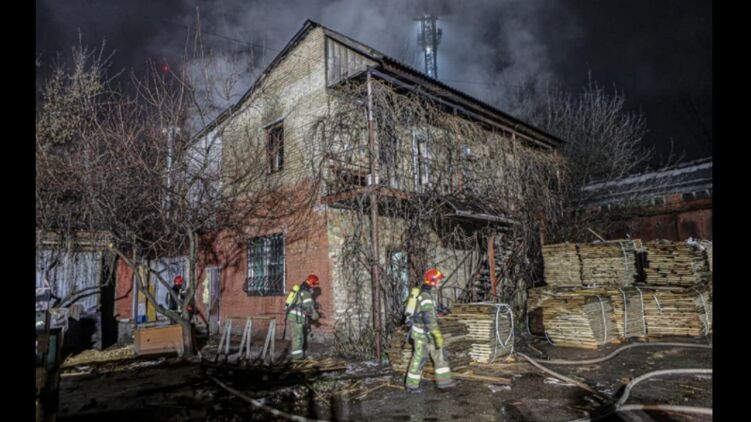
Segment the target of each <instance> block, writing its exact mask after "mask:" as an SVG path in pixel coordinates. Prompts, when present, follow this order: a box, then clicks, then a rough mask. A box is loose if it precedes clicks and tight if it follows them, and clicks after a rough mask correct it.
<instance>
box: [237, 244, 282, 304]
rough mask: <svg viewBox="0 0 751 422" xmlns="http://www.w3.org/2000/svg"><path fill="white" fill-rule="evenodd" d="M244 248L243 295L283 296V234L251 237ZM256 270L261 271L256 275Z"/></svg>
mask: <svg viewBox="0 0 751 422" xmlns="http://www.w3.org/2000/svg"><path fill="white" fill-rule="evenodd" d="M275 242H278V243H276V244H275ZM246 248H247V249H246V253H247V268H246V277H245V283H244V285H243V290H245V293H247V294H248V296H283V295H284V294H285V290H286V289H285V285H286V278H287V277H286V273H287V271H286V251H285V239H284V233H272V234H269V235H266V236H256V237H252V238H250V239H248V241H247V243H246ZM274 254H279V255H276V256H275V255H274ZM258 270H261V271H259V274H256V271H258Z"/></svg>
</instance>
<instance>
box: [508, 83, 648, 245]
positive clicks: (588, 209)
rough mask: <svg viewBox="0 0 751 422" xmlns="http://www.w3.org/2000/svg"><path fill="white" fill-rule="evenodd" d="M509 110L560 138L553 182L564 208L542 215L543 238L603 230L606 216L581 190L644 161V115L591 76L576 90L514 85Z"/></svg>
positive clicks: (637, 167)
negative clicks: (561, 160)
mask: <svg viewBox="0 0 751 422" xmlns="http://www.w3.org/2000/svg"><path fill="white" fill-rule="evenodd" d="M511 109H512V111H513V112H515V114H516V115H518V116H519V117H521V118H523V119H526V120H528V121H530V122H531V123H533V124H535V125H537V126H538V127H539V128H541V129H543V130H546V131H548V132H550V133H552V134H555V135H557V136H559V137H560V138H561V139H564V140H565V141H566V144H565V146H564V147H563V149H562V153H563V155H564V157H565V158H566V163H565V167H564V171H563V172H562V173H561V174H560V184H559V187H560V190H561V193H562V194H563V200H564V206H563V207H562V208H560V209H559V210H556V213H555V214H553V215H547V216H545V228H544V229H545V236H546V240H547V241H548V242H550V243H554V242H560V241H577V240H584V238H588V237H589V236H590V233H589V232H588V230H587V228H593V229H601V230H603V231H606V226H607V225H608V224H609V222H608V219H607V218H602V217H604V215H603V214H602V213H600V212H599V210H597V209H596V207H592V206H591V200H592V199H593V192H592V191H587V190H583V189H582V188H583V187H584V186H585V185H587V184H588V183H591V182H594V181H609V180H615V179H619V178H622V177H624V176H627V175H629V174H632V173H634V172H635V171H637V170H641V169H643V168H644V167H645V165H646V164H647V163H649V160H650V158H651V157H652V155H653V150H652V149H651V148H645V146H644V145H643V144H642V142H641V141H642V138H643V137H644V135H645V134H646V132H647V124H646V119H645V118H644V116H643V115H642V114H641V113H639V112H631V111H628V110H627V109H626V106H625V96H624V94H623V92H622V91H618V90H617V89H613V90H612V92H609V91H606V90H605V89H603V88H602V87H600V86H599V85H597V83H595V82H594V81H592V79H591V78H590V80H589V82H588V83H587V85H585V86H584V87H583V88H582V90H581V91H580V92H579V93H577V94H572V93H569V92H567V91H565V90H563V89H562V88H559V87H555V86H549V87H547V88H546V89H543V90H542V92H537V91H535V90H534V89H533V88H531V87H523V88H520V89H518V90H517V91H516V92H515V95H514V97H513V98H512V100H511Z"/></svg>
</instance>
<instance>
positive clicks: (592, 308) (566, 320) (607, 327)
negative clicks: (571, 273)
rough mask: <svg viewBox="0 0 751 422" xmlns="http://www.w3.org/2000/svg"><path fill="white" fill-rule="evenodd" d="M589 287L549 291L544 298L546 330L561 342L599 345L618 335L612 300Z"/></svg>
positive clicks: (560, 343) (583, 345)
mask: <svg viewBox="0 0 751 422" xmlns="http://www.w3.org/2000/svg"><path fill="white" fill-rule="evenodd" d="M594 293H595V292H593V291H589V290H587V289H576V290H567V291H562V290H558V291H556V292H553V291H549V292H548V294H547V295H546V296H547V297H546V299H545V300H544V301H543V303H542V305H541V307H542V313H543V319H544V321H545V331H546V332H547V334H548V337H549V338H550V340H552V341H553V343H555V344H556V345H559V346H568V347H581V348H589V349H595V348H597V347H599V346H600V345H602V344H605V343H608V342H611V341H615V340H617V339H618V331H617V329H616V322H615V316H614V314H613V307H612V304H611V300H610V298H609V297H607V296H603V295H598V294H594Z"/></svg>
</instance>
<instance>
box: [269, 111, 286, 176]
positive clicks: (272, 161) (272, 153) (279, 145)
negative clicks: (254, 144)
mask: <svg viewBox="0 0 751 422" xmlns="http://www.w3.org/2000/svg"><path fill="white" fill-rule="evenodd" d="M266 155H268V158H269V173H275V172H277V171H279V170H281V169H282V166H283V165H284V125H283V122H282V121H279V122H277V123H274V124H272V125H271V126H268V127H267V128H266Z"/></svg>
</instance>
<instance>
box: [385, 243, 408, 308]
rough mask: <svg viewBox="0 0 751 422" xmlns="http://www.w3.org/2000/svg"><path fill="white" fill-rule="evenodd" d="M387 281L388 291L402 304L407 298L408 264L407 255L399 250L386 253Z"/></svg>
mask: <svg viewBox="0 0 751 422" xmlns="http://www.w3.org/2000/svg"><path fill="white" fill-rule="evenodd" d="M388 255H389V266H388V270H387V271H388V273H387V274H388V280H389V281H390V284H391V286H389V287H390V290H391V291H392V292H394V293H395V294H396V295H397V296H398V298H399V300H400V302H399V303H404V302H406V301H407V298H408V297H409V264H408V261H407V253H406V252H404V251H399V250H392V251H390V252H389V253H388Z"/></svg>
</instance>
